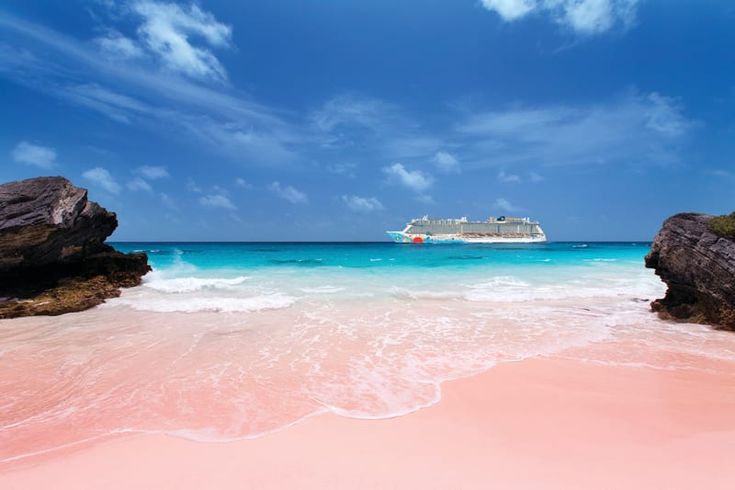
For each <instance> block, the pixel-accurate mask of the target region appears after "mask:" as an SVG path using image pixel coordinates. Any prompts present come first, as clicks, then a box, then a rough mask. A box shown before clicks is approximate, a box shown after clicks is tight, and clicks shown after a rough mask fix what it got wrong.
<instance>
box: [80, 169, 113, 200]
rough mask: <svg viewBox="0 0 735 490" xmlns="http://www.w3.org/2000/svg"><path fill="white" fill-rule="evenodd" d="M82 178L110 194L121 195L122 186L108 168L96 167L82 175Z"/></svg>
mask: <svg viewBox="0 0 735 490" xmlns="http://www.w3.org/2000/svg"><path fill="white" fill-rule="evenodd" d="M82 177H83V178H84V179H86V180H88V181H89V182H90V183H91V184H93V185H96V186H97V187H99V188H101V189H103V190H105V191H107V192H109V193H110V194H119V193H120V184H118V183H117V182H116V181H115V179H114V178H113V177H112V175H111V174H110V172H109V171H108V170H107V169H106V168H102V167H95V168H92V169H89V170H87V171H86V172H84V173H83V174H82Z"/></svg>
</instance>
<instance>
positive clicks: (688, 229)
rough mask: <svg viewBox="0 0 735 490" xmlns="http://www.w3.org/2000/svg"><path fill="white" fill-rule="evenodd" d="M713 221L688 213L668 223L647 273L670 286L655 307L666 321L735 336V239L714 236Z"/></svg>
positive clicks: (653, 249)
mask: <svg viewBox="0 0 735 490" xmlns="http://www.w3.org/2000/svg"><path fill="white" fill-rule="evenodd" d="M711 219H712V216H708V215H704V214H694V213H683V214H677V215H675V216H672V217H671V218H669V219H667V220H666V221H665V222H664V224H663V227H662V228H661V231H659V233H658V235H657V236H656V238H655V240H654V242H653V245H652V247H651V251H650V253H649V254H648V255H647V256H646V267H649V268H652V269H655V271H656V274H657V275H658V276H659V277H661V279H662V280H663V281H664V282H665V283H666V285H667V286H668V290H667V292H666V296H665V297H664V298H662V299H658V300H656V301H654V302H653V303H652V304H651V307H652V308H653V310H654V311H656V312H658V313H659V315H660V316H661V317H663V318H673V319H679V320H687V321H693V322H699V323H710V324H714V325H717V326H719V327H721V328H725V329H729V330H735V238H732V237H723V236H718V235H716V234H715V233H713V232H712V231H711V230H710V227H709V222H710V220H711Z"/></svg>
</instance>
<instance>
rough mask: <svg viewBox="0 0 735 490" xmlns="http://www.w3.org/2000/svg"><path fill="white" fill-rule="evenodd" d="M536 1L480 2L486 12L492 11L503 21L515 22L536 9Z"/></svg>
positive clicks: (488, 0)
mask: <svg viewBox="0 0 735 490" xmlns="http://www.w3.org/2000/svg"><path fill="white" fill-rule="evenodd" d="M537 3H538V2H537V0H482V5H484V6H485V8H486V9H488V10H494V11H496V12H497V13H498V15H500V16H501V17H502V18H503V19H504V20H508V21H510V20H515V19H518V18H520V17H523V16H524V15H526V14H528V13H529V12H531V11H532V10H534V9H536V7H537Z"/></svg>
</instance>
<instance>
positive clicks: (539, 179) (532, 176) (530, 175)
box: [528, 172, 545, 182]
mask: <svg viewBox="0 0 735 490" xmlns="http://www.w3.org/2000/svg"><path fill="white" fill-rule="evenodd" d="M528 178H529V179H531V182H542V181H543V180H545V179H544V176H543V175H539V174H537V173H536V172H529V173H528Z"/></svg>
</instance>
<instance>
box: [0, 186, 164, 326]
mask: <svg viewBox="0 0 735 490" xmlns="http://www.w3.org/2000/svg"><path fill="white" fill-rule="evenodd" d="M115 228H117V217H116V216H115V213H111V212H109V211H107V210H106V209H104V208H103V207H101V206H100V205H99V204H97V203H95V202H91V201H89V200H87V191H86V190H85V189H80V188H78V187H75V186H74V185H73V184H72V183H71V182H69V181H68V180H66V179H64V178H63V177H38V178H35V179H28V180H23V181H19V182H10V183H7V184H3V185H0V318H12V317H17V316H28V315H59V314H62V313H67V312H72V311H80V310H84V309H87V308H91V307H92V306H95V305H98V304H100V303H102V302H103V301H104V300H105V299H106V298H111V297H115V296H118V295H119V294H120V287H131V286H136V285H138V284H140V281H141V278H142V276H143V275H144V274H146V273H147V272H148V271H149V270H150V267H149V266H148V257H147V256H146V255H145V254H122V253H120V252H117V251H115V250H114V249H113V248H112V247H110V246H109V245H106V244H105V243H104V241H105V239H106V238H107V237H108V236H110V234H111V233H112V232H113V231H114V230H115Z"/></svg>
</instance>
